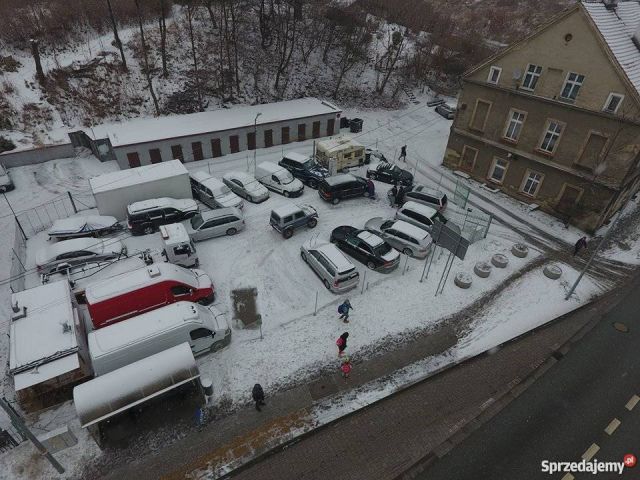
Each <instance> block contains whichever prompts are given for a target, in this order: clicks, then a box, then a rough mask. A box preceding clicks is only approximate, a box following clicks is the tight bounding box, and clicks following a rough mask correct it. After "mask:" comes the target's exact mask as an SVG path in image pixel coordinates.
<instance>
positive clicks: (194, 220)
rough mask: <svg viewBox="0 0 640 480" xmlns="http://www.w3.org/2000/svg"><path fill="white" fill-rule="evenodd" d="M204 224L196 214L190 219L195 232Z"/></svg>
mask: <svg viewBox="0 0 640 480" xmlns="http://www.w3.org/2000/svg"><path fill="white" fill-rule="evenodd" d="M203 223H204V220H202V216H201V215H200V214H199V213H198V214H197V215H196V216H194V217H191V227H192V228H193V229H194V230H197V229H199V228H200V225H202V224H203Z"/></svg>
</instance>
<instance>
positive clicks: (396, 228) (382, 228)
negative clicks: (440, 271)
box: [364, 217, 431, 258]
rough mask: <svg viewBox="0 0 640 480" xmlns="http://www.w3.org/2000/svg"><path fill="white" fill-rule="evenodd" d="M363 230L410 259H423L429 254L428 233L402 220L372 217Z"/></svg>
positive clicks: (429, 238)
mask: <svg viewBox="0 0 640 480" xmlns="http://www.w3.org/2000/svg"><path fill="white" fill-rule="evenodd" d="M364 228H365V229H366V230H368V231H369V232H371V233H375V234H376V235H378V236H379V237H380V238H383V239H384V240H385V241H386V242H388V243H389V245H391V246H392V247H393V248H395V249H396V250H398V251H400V252H402V253H404V254H405V255H409V256H410V257H416V258H424V257H426V256H427V254H428V253H429V248H430V247H431V236H430V235H429V232H427V231H426V230H423V229H422V228H419V227H416V226H415V225H411V224H410V223H407V222H405V221H403V220H387V219H384V218H382V217H374V218H372V219H371V220H369V221H367V223H365V225H364Z"/></svg>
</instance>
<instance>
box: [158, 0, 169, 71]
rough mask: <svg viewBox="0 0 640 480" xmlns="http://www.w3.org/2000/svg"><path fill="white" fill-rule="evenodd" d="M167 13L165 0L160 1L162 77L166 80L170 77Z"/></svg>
mask: <svg viewBox="0 0 640 480" xmlns="http://www.w3.org/2000/svg"><path fill="white" fill-rule="evenodd" d="M166 18H167V12H166V10H165V4H164V0H160V18H159V19H158V25H159V26H160V56H161V57H162V75H163V76H164V78H167V77H168V76H169V71H168V70H167V21H166Z"/></svg>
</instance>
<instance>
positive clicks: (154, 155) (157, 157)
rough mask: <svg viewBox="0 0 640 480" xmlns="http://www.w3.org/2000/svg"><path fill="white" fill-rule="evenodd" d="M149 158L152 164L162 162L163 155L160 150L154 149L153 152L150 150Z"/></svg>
mask: <svg viewBox="0 0 640 480" xmlns="http://www.w3.org/2000/svg"><path fill="white" fill-rule="evenodd" d="M149 158H151V163H160V162H162V154H161V153H160V149H159V148H152V149H151V150H149Z"/></svg>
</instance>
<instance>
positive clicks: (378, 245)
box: [330, 225, 400, 272]
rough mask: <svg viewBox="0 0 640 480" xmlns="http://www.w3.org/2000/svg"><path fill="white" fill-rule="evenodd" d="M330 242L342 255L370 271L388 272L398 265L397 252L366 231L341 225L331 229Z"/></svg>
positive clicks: (398, 254) (398, 255) (398, 256)
mask: <svg viewBox="0 0 640 480" xmlns="http://www.w3.org/2000/svg"><path fill="white" fill-rule="evenodd" d="M330 240H331V243H335V245H336V246H337V247H338V248H339V249H340V250H342V251H343V252H344V253H346V254H348V255H350V256H352V257H353V258H355V259H356V260H358V261H360V262H362V263H364V264H365V265H366V266H367V267H369V268H370V269H371V270H378V271H381V272H390V271H391V270H393V269H394V268H396V267H397V266H398V264H399V263H400V253H398V251H397V250H394V249H393V248H391V245H389V244H388V243H387V242H385V241H384V240H382V239H381V238H380V237H379V236H377V235H375V234H374V233H371V232H368V231H366V230H359V229H357V228H355V227H351V226H349V225H342V226H340V227H337V228H334V229H333V231H332V232H331V237H330Z"/></svg>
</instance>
